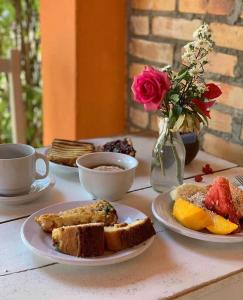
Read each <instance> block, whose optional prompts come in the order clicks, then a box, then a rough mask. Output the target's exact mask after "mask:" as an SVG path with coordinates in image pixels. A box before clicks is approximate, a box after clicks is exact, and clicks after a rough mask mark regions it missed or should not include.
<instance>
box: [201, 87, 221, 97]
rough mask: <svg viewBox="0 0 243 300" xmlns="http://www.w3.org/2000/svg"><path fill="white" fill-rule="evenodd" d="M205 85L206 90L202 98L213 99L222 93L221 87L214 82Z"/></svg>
mask: <svg viewBox="0 0 243 300" xmlns="http://www.w3.org/2000/svg"><path fill="white" fill-rule="evenodd" d="M206 87H207V90H206V91H205V92H204V93H203V97H204V98H207V99H215V98H218V97H219V96H220V95H221V94H222V92H221V89H220V88H219V87H218V86H217V85H216V84H214V83H208V84H206Z"/></svg>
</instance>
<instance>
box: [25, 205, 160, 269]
mask: <svg viewBox="0 0 243 300" xmlns="http://www.w3.org/2000/svg"><path fill="white" fill-rule="evenodd" d="M91 203H94V201H72V202H65V203H59V204H55V205H52V206H49V207H46V208H42V209H41V210H39V211H37V212H35V213H34V214H32V215H31V216H30V217H29V218H28V219H27V220H26V221H25V222H24V224H23V225H22V227H21V238H22V240H23V242H24V244H25V245H26V246H27V247H28V248H29V249H30V250H32V251H33V252H34V253H36V254H37V255H40V256H42V257H44V258H50V259H52V260H54V261H56V262H59V263H62V264H69V265H79V266H103V265H110V264H115V263H120V262H122V261H126V260H128V259H131V258H133V257H135V256H138V255H140V254H141V253H142V252H144V251H145V250H146V249H147V248H148V247H149V246H150V245H151V244H152V242H153V240H154V236H152V237H151V238H150V239H148V240H146V241H145V242H143V243H141V244H139V245H137V246H135V247H132V248H128V249H125V250H122V251H118V252H105V254H104V255H103V256H99V257H92V258H81V257H75V256H71V255H67V254H63V253H61V252H59V251H57V250H56V249H55V248H54V246H53V243H52V239H51V236H50V235H49V234H47V233H45V232H44V231H43V230H42V229H41V227H40V226H39V225H38V224H37V223H36V222H35V217H36V216H39V215H41V214H46V213H57V212H60V211H63V210H66V209H71V208H75V207H78V206H83V205H87V204H91ZM112 205H113V206H114V208H115V209H116V211H117V215H118V221H119V222H121V223H123V222H127V223H131V222H133V221H135V220H136V219H143V218H145V217H146V216H145V214H144V213H142V212H141V211H139V210H137V209H135V208H132V207H129V206H126V205H122V204H118V203H112Z"/></svg>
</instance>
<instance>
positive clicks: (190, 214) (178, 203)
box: [172, 198, 212, 230]
mask: <svg viewBox="0 0 243 300" xmlns="http://www.w3.org/2000/svg"><path fill="white" fill-rule="evenodd" d="M172 215H173V217H174V218H175V219H176V220H177V221H178V222H180V223H181V224H182V225H183V226H185V227H187V228H190V229H193V230H201V229H203V228H205V227H208V226H209V225H212V218H211V216H210V214H209V213H208V212H206V211H205V210H204V209H203V208H201V207H199V206H197V205H195V204H193V203H191V202H189V201H187V200H185V199H182V198H178V199H176V200H175V204H174V207H173V212H172Z"/></svg>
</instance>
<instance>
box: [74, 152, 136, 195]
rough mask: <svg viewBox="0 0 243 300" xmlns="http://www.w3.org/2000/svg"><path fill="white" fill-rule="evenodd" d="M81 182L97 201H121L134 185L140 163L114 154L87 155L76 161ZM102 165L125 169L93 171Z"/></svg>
mask: <svg viewBox="0 0 243 300" xmlns="http://www.w3.org/2000/svg"><path fill="white" fill-rule="evenodd" d="M76 163H77V166H78V171H79V179H80V182H81V183H82V184H83V185H84V187H85V189H86V190H87V191H88V192H89V193H91V194H92V195H93V196H94V197H95V198H96V199H106V200H110V201H115V200H119V199H121V198H122V196H123V195H124V194H125V193H126V192H127V191H128V190H129V189H130V187H131V186H132V183H133V179H134V175H135V169H136V167H137V165H138V161H137V160H136V159H135V158H134V157H131V156H129V155H126V154H122V153H114V152H96V153H90V154H85V155H83V156H81V157H79V158H78V159H77V161H76ZM100 165H115V166H120V167H121V168H123V169H122V170H118V171H117V170H116V171H110V170H109V171H101V170H96V169H93V168H94V167H97V166H100Z"/></svg>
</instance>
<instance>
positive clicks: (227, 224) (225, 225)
mask: <svg viewBox="0 0 243 300" xmlns="http://www.w3.org/2000/svg"><path fill="white" fill-rule="evenodd" d="M211 218H212V222H213V224H212V225H209V226H207V227H206V228H207V230H208V231H210V232H211V233H215V234H230V233H232V232H234V231H235V230H236V229H238V225H237V224H235V223H233V222H231V221H229V220H227V219H225V218H223V217H221V216H219V215H216V214H213V213H212V214H211Z"/></svg>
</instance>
